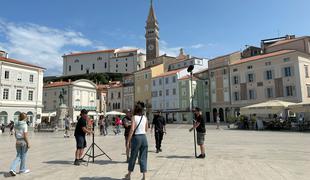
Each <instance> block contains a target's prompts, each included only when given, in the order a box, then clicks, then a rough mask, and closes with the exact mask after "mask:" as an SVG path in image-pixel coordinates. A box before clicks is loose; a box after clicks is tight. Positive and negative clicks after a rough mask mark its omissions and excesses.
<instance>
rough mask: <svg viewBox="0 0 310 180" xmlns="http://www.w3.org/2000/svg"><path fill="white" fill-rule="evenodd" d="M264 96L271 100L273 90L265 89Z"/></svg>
mask: <svg viewBox="0 0 310 180" xmlns="http://www.w3.org/2000/svg"><path fill="white" fill-rule="evenodd" d="M266 93H267V94H266V95H267V98H272V97H273V89H272V88H267V89H266Z"/></svg>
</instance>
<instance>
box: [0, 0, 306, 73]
mask: <svg viewBox="0 0 310 180" xmlns="http://www.w3.org/2000/svg"><path fill="white" fill-rule="evenodd" d="M149 4H150V1H149V0H89V1H85V0H27V1H20V0H6V1H2V2H1V11H0V49H4V50H6V51H8V53H9V56H10V57H11V58H16V59H21V60H24V61H27V62H30V63H34V64H37V65H40V66H43V67H46V68H47V71H46V75H60V74H61V73H62V58H61V55H63V54H64V53H69V52H72V51H89V50H97V49H107V48H124V47H137V48H143V49H145V39H144V27H145V21H146V18H147V14H148V10H149ZM309 7H310V1H309V0H216V1H215V0H213V1H211V0H154V8H155V11H156V16H157V18H158V21H159V26H160V49H161V53H167V54H169V55H176V54H177V53H178V50H179V48H181V47H183V48H184V49H185V52H186V53H188V54H191V55H194V56H198V57H206V58H213V57H216V56H220V55H223V54H225V53H230V52H233V51H237V50H241V49H243V48H244V47H245V45H256V46H259V44H260V40H261V39H265V38H272V37H276V36H278V35H280V36H283V35H286V34H295V35H297V36H303V35H310V15H309Z"/></svg>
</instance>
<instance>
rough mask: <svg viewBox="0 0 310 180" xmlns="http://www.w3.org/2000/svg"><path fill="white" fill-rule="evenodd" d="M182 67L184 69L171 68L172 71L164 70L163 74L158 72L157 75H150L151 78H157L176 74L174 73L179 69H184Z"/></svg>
mask: <svg viewBox="0 0 310 180" xmlns="http://www.w3.org/2000/svg"><path fill="white" fill-rule="evenodd" d="M184 69H186V68H183V69H177V70H173V71H168V72H165V73H163V74H159V75H157V76H154V77H152V78H159V77H165V76H170V75H173V74H176V73H178V72H180V71H182V70H184Z"/></svg>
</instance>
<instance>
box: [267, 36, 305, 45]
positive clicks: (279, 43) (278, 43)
mask: <svg viewBox="0 0 310 180" xmlns="http://www.w3.org/2000/svg"><path fill="white" fill-rule="evenodd" d="M305 38H309V36H302V37H298V38H294V39H286V40H280V41H277V42H275V43H272V44H270V45H267V47H273V46H278V45H281V44H286V43H289V42H293V41H298V40H301V39H305Z"/></svg>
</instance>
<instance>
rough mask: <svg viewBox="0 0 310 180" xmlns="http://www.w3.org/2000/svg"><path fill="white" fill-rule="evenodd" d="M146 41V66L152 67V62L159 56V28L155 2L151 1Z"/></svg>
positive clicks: (146, 27)
mask: <svg viewBox="0 0 310 180" xmlns="http://www.w3.org/2000/svg"><path fill="white" fill-rule="evenodd" d="M145 40H146V66H150V65H152V63H150V61H154V59H156V57H158V56H159V46H158V41H159V27H158V22H157V19H156V16H155V12H154V8H153V2H152V1H151V6H150V11H149V15H148V18H147V21H146V26H145Z"/></svg>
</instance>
